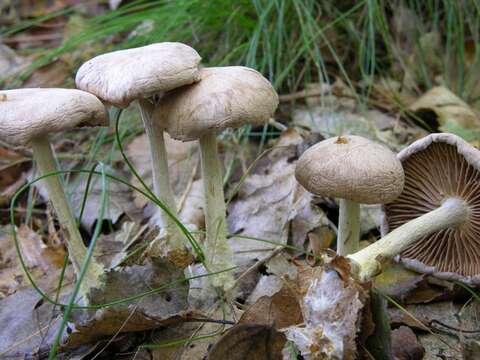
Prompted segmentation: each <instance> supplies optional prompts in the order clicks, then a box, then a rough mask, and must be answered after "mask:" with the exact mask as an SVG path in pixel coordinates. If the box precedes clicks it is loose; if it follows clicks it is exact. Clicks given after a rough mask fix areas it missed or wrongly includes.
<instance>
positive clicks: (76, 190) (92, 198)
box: [68, 169, 136, 230]
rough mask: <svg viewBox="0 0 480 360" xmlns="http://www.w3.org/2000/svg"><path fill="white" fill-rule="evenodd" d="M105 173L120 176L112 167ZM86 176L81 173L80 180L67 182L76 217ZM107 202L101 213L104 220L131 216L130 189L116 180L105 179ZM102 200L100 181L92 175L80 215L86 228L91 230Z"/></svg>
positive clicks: (114, 220)
mask: <svg viewBox="0 0 480 360" xmlns="http://www.w3.org/2000/svg"><path fill="white" fill-rule="evenodd" d="M106 172H107V173H109V174H112V175H116V176H118V177H120V178H121V177H122V176H121V175H120V174H118V173H117V172H115V171H113V169H107V170H106ZM87 181H88V176H87V175H83V176H82V177H81V179H80V181H79V182H78V183H77V182H72V183H71V184H69V188H68V190H69V191H70V193H71V197H70V199H71V200H70V201H71V204H72V208H73V209H75V214H76V216H77V217H79V216H80V211H81V205H82V202H83V198H84V192H85V189H86V186H87ZM107 190H108V191H107V203H106V207H105V213H104V215H103V219H104V220H111V221H112V223H116V222H117V221H118V219H119V218H120V216H122V215H123V214H128V215H130V217H132V214H134V213H135V211H136V208H135V207H134V206H133V203H132V191H131V190H130V188H128V187H127V186H125V185H123V184H121V183H119V182H117V181H113V180H111V181H107ZM101 202H102V181H101V178H100V177H99V176H94V177H92V180H91V183H90V188H89V192H88V197H87V201H86V203H85V209H84V212H83V215H82V219H81V221H82V225H83V226H85V228H86V229H88V230H91V229H92V227H93V225H94V224H95V222H96V221H97V219H98V216H99V209H100V204H101Z"/></svg>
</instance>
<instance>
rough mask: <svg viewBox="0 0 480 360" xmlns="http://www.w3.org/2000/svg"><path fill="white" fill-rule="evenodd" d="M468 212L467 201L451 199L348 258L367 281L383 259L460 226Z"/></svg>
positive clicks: (377, 270)
mask: <svg viewBox="0 0 480 360" xmlns="http://www.w3.org/2000/svg"><path fill="white" fill-rule="evenodd" d="M469 213H470V208H469V207H468V205H467V203H466V202H465V201H463V200H462V199H459V198H449V199H447V200H445V201H444V202H443V204H442V205H441V206H440V207H439V208H437V209H435V210H432V211H430V212H428V213H426V214H425V215H422V216H420V217H418V218H416V219H413V220H410V221H409V222H407V223H405V224H403V225H402V226H399V227H398V228H396V229H395V230H393V231H392V232H390V233H388V234H387V235H385V236H384V237H383V238H381V239H380V240H378V241H377V242H374V243H373V244H371V245H369V246H367V247H366V248H364V249H362V250H360V251H358V252H356V253H355V254H352V255H349V256H348V258H350V260H353V262H354V264H355V265H356V266H357V267H358V275H359V278H360V280H361V281H368V280H370V279H371V278H373V277H374V276H375V275H376V274H377V273H378V272H379V269H380V263H381V262H383V261H384V260H387V259H390V258H393V257H394V256H396V255H398V254H400V253H401V252H402V251H404V250H405V249H406V248H407V247H408V246H410V245H411V244H413V243H415V242H416V241H417V240H419V239H421V238H423V237H424V236H427V235H429V234H432V233H434V232H436V231H439V230H443V229H446V228H448V227H456V226H459V225H461V224H462V223H463V222H464V221H465V219H466V218H467V217H468V215H469Z"/></svg>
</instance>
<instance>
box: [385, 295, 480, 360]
mask: <svg viewBox="0 0 480 360" xmlns="http://www.w3.org/2000/svg"><path fill="white" fill-rule="evenodd" d="M405 310H406V311H404V310H402V309H398V308H396V307H395V308H390V309H389V313H390V320H391V323H392V324H399V325H407V326H409V327H411V328H413V329H419V330H422V333H420V334H419V336H418V340H419V342H420V343H421V344H422V346H423V347H424V348H425V357H424V359H437V358H438V357H441V358H444V359H452V360H453V359H455V360H456V359H461V358H462V357H461V356H462V355H461V353H462V351H463V349H462V343H465V342H468V341H469V340H472V339H473V340H474V339H476V338H477V337H478V332H476V331H477V330H478V329H479V328H480V303H479V302H477V301H472V302H469V303H467V304H462V303H458V304H457V303H453V302H449V301H443V302H436V303H431V304H423V305H406V306H405ZM407 312H408V313H407ZM409 314H411V315H412V316H413V317H414V318H415V319H416V320H415V319H413V318H412V316H410V315H409ZM422 324H423V325H422ZM427 326H428V329H431V330H430V331H431V332H430V331H425V330H426V329H427ZM472 330H473V332H472ZM459 340H460V341H459Z"/></svg>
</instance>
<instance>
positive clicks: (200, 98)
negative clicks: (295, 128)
mask: <svg viewBox="0 0 480 360" xmlns="http://www.w3.org/2000/svg"><path fill="white" fill-rule="evenodd" d="M200 75H201V80H200V81H199V82H198V83H196V84H193V85H190V86H184V87H182V88H179V89H176V90H173V91H171V92H170V93H168V94H166V95H165V97H163V98H162V100H161V101H160V104H159V106H158V107H157V108H156V109H155V112H154V115H153V116H154V118H156V119H157V120H158V121H159V122H160V123H164V124H165V130H166V131H167V132H168V133H169V134H170V136H172V137H173V138H175V139H177V140H183V141H190V140H196V139H199V138H200V137H201V136H202V135H204V134H206V133H210V132H212V131H216V132H221V131H223V130H224V129H226V128H238V127H241V126H243V125H246V124H251V125H261V124H264V123H265V122H267V121H268V120H269V119H270V118H271V117H272V116H273V114H274V112H275V109H276V108H277V106H278V95H277V93H276V92H275V90H274V89H273V87H272V85H271V84H270V82H269V81H268V80H267V79H265V78H264V77H263V76H262V75H261V74H260V73H259V72H258V71H255V70H253V69H250V68H247V67H243V66H226V67H212V68H204V69H202V70H201V72H200Z"/></svg>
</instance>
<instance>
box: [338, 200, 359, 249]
mask: <svg viewBox="0 0 480 360" xmlns="http://www.w3.org/2000/svg"><path fill="white" fill-rule="evenodd" d="M359 241H360V204H359V203H357V202H354V201H350V200H347V199H340V204H339V215H338V235H337V254H338V255H342V256H347V255H348V254H352V253H354V252H355V251H357V250H358V244H359Z"/></svg>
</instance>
